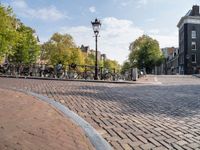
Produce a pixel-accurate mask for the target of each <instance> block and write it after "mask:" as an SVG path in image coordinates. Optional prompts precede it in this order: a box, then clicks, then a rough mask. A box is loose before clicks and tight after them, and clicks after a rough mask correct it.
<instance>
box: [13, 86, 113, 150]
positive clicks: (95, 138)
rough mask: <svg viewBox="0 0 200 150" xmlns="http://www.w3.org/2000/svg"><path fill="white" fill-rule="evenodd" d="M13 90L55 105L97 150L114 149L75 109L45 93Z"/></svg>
mask: <svg viewBox="0 0 200 150" xmlns="http://www.w3.org/2000/svg"><path fill="white" fill-rule="evenodd" d="M12 89H13V90H16V91H19V92H23V93H25V94H28V95H31V96H34V97H36V98H37V99H38V100H41V101H43V102H46V103H48V104H50V105H51V106H53V107H55V108H56V109H58V110H59V111H61V112H62V113H63V114H64V116H66V117H68V118H69V119H71V120H72V121H73V122H74V123H75V124H76V125H78V126H79V127H81V128H82V129H83V131H84V132H85V135H86V136H87V137H88V138H89V140H90V142H91V143H92V145H93V146H94V148H95V149H96V150H102V149H103V150H113V148H112V147H111V146H110V144H109V143H108V142H107V141H106V140H105V139H104V138H103V137H102V136H101V135H100V134H99V133H98V132H97V131H96V130H95V129H94V128H93V127H92V126H91V125H90V124H89V123H88V122H86V121H85V120H84V119H83V118H81V117H80V116H78V115H77V114H76V113H74V112H73V111H71V110H69V109H68V108H67V107H66V106H64V105H62V104H60V103H59V102H56V101H54V100H53V99H50V98H47V97H45V96H43V95H39V94H36V93H34V92H31V91H25V90H22V89H16V88H12Z"/></svg>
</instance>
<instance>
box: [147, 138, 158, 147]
mask: <svg viewBox="0 0 200 150" xmlns="http://www.w3.org/2000/svg"><path fill="white" fill-rule="evenodd" d="M148 141H149V142H151V143H152V144H154V145H156V146H160V145H161V144H160V143H159V142H158V141H156V140H155V139H153V138H148Z"/></svg>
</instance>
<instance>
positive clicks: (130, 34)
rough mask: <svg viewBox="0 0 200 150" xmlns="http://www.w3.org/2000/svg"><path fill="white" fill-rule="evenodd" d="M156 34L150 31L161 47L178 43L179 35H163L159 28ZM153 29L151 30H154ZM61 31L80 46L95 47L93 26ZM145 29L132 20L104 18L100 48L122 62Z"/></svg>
mask: <svg viewBox="0 0 200 150" xmlns="http://www.w3.org/2000/svg"><path fill="white" fill-rule="evenodd" d="M153 30H154V32H155V33H154V34H152V33H149V35H150V36H151V37H153V38H154V39H156V40H158V41H159V43H160V47H170V46H177V45H178V38H177V35H176V34H175V33H174V34H171V35H161V34H160V33H159V30H158V29H153ZM153 30H150V31H152V32H153ZM60 32H61V33H69V34H71V35H72V36H73V37H74V40H75V42H76V43H77V44H78V45H79V46H80V45H82V44H84V45H89V46H90V48H91V49H94V48H95V41H94V34H93V31H92V27H88V26H76V27H62V28H61V31H60ZM143 34H144V31H143V30H142V29H141V28H139V27H137V26H135V25H134V24H133V22H132V21H130V20H122V19H117V18H114V17H108V18H104V19H102V29H101V30H100V37H99V38H98V50H100V51H101V53H105V54H106V55H107V57H108V58H110V59H115V60H117V61H119V62H120V63H122V62H123V61H125V60H126V59H127V56H128V54H129V50H128V48H129V45H130V43H131V42H133V41H134V40H136V39H137V38H138V37H139V36H141V35H143Z"/></svg>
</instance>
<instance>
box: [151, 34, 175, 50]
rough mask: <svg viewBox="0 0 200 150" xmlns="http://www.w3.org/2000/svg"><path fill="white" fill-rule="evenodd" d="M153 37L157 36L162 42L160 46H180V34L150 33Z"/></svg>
mask: <svg viewBox="0 0 200 150" xmlns="http://www.w3.org/2000/svg"><path fill="white" fill-rule="evenodd" d="M150 36H151V37H153V38H155V39H156V40H158V42H159V44H160V48H164V47H172V46H174V47H178V36H177V35H176V34H172V35H160V34H157V35H150Z"/></svg>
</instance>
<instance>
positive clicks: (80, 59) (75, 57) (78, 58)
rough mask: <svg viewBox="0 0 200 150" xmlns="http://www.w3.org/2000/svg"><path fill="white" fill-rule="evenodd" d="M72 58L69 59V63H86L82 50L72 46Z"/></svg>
mask: <svg viewBox="0 0 200 150" xmlns="http://www.w3.org/2000/svg"><path fill="white" fill-rule="evenodd" d="M70 50H71V53H70V59H69V64H72V63H74V64H78V65H84V63H85V60H84V55H83V53H82V52H81V50H80V49H79V48H72V49H70Z"/></svg>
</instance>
